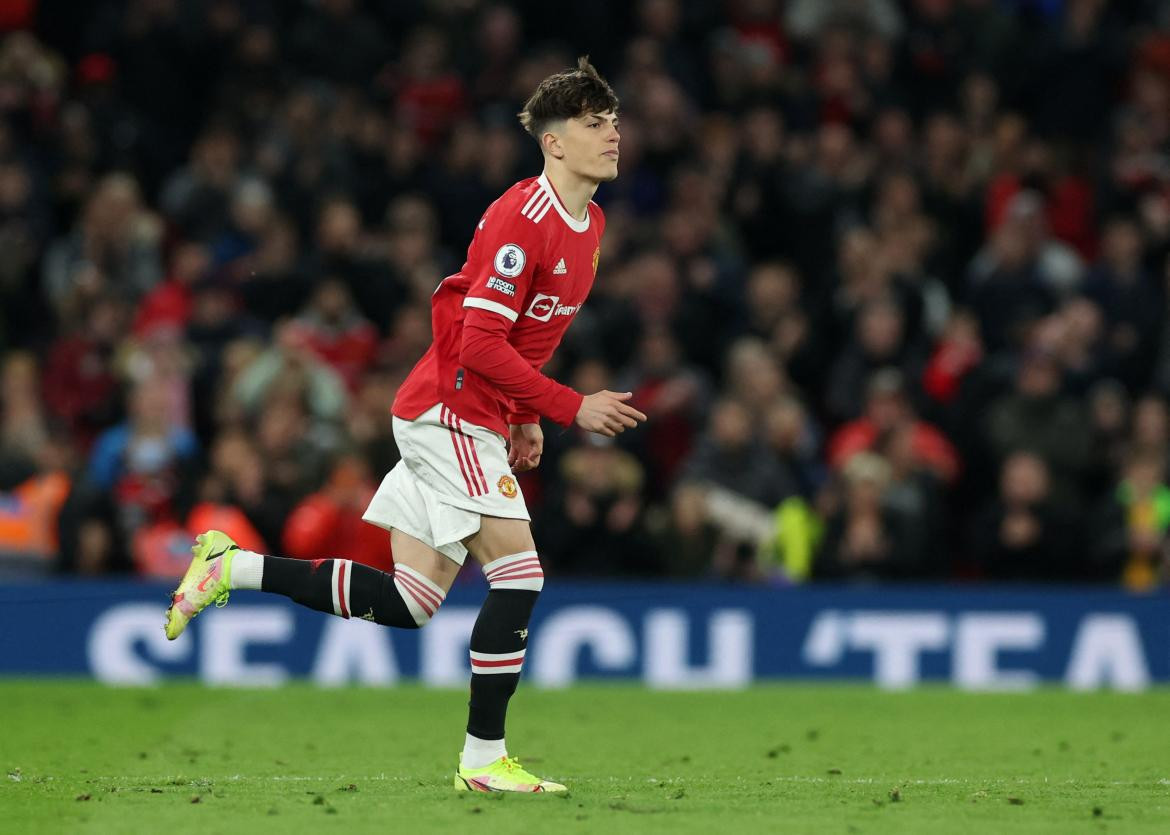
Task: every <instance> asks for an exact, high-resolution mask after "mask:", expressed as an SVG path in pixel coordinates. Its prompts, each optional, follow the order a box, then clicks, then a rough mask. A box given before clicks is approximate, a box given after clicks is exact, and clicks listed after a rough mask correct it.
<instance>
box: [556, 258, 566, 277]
mask: <svg viewBox="0 0 1170 835" xmlns="http://www.w3.org/2000/svg"><path fill="white" fill-rule="evenodd" d="M568 271H569V268H568V267H566V266H565V259H564V258H562V259H561V260H560V261H557V265H556V266H555V267H553V275H565V274H566V273H567V272H568Z"/></svg>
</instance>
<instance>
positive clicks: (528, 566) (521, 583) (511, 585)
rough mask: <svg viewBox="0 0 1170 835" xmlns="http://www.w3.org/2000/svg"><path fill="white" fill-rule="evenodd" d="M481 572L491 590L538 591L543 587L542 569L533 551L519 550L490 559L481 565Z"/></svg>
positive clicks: (538, 558)
mask: <svg viewBox="0 0 1170 835" xmlns="http://www.w3.org/2000/svg"><path fill="white" fill-rule="evenodd" d="M483 573H484V576H485V577H487V581H488V585H490V586H491V588H492V589H493V590H495V589H518V590H520V591H535V592H539V591H540V590H541V589H543V588H544V570H543V569H542V568H541V567H540V557H538V556H537V555H536V552H535V551H521V552H520V553H519V554H509V555H508V556H506V557H500V558H499V559H498V560H492V561H491V562H489V563H487V564H486V565H485V566H484V567H483Z"/></svg>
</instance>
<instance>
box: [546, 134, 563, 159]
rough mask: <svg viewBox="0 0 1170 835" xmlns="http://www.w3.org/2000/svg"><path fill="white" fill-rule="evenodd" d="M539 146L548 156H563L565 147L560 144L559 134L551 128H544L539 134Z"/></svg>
mask: <svg viewBox="0 0 1170 835" xmlns="http://www.w3.org/2000/svg"><path fill="white" fill-rule="evenodd" d="M540 147H541V148H542V149H543V150H544V152H545V153H546V154H548V155H549V156H550V157H556V158H557V159H564V158H565V148H564V146H563V145H561V139H560V136H559V135H558V134H556V133H554V132H553V131H551V130H546V131H545V132H544V133H542V134H541V135H540Z"/></svg>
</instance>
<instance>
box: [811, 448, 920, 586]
mask: <svg viewBox="0 0 1170 835" xmlns="http://www.w3.org/2000/svg"><path fill="white" fill-rule="evenodd" d="M842 475H843V479H844V485H843V492H844V495H843V496H842V498H841V500H840V507H839V508H838V510H837V511H836V512H834V513H832V514H831V515H830V516H829V518H828V520H827V522H826V524H825V535H824V539H823V540H822V541H821V546H820V551H819V552H818V554H817V557H816V562H815V564H814V566H813V572H814V576H815V577H817V578H819V579H825V580H828V579H832V580H855V581H873V580H894V579H907V578H910V577H914V576H916V575H918V574H919V572H920V571H921V567H920V566H919V564H918V562H917V560H919V559H920V558H921V552H920V551H918V550H915V549H912V548H910V547H908V546H909V545H910V541H909V540H910V537H909V536H908V533H909V532H908V530H907V528H908V526H909V522H910V520H908V519H907V518H905V517H904V516H903V515H902V513H901V511H900V510H896V509H894V508H893V507H891V506H889V505H887V504H886V502H885V498H886V491H887V490H888V488H889V486H890V479H891V477H892V472H891V469H890V464H889V462H888V461H886V459H885V458H883V457H882V456H880V455H878V454H877V453H875V452H859V453H857V454H855V455H854V456H853V457H852V458H850V459H849V461H848V462H847V463H846V465H845V469H844V472H843V474H842Z"/></svg>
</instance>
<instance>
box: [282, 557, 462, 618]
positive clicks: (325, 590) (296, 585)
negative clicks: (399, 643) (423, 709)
mask: <svg viewBox="0 0 1170 835" xmlns="http://www.w3.org/2000/svg"><path fill="white" fill-rule="evenodd" d="M398 573H399V571H396V572H394V573H393V574H387V573H386V572H384V571H378V570H376V569H373V568H370V567H369V566H367V565H362V564H360V563H355V562H353V561H352V560H341V559H337V560H290V559H283V558H281V557H265V558H264V574H263V576H262V578H261V584H260V587H261V589H263V590H264V591H268V592H275V593H277V594H283V595H284V596H285V597H291V598H292V599H293V600H295V601H296V602H297V603H300V604H301V605H302V606H308V607H309V608H310V609H316V610H317V611H318V612H326V613H327V614H330V615H340V616H341V617H344V618H348V617H359V618H362V619H364V620H372V621H374V622H375V623H380V624H382V625H383V626H397V627H401V628H403V629H417V628H418V627H420V626H422V625H423V624H425V623H426V622H427V620H429V619H430V615H431V614H433V613H434V610H435V609H437V608H438V604H439V603H442V599H443V594H442V592H441V591H438V590H437V587H434V588H432V589H429V590H428V591H427V594H428V595H429V596H427V597H425V598H421V599H423V600H424V604H425V605H424V607H420V606H419V604H418V603H417V602H415V601H414V600H413V599H412V600H411V602H410V604H408V603H407V601H406V599H404V596H405V595H410V596H411V597H412V598H413V597H420V595H419V594H418V593H417V592H416V591H414V589H416V588H417V587H418V583H417V579H412V578H409V577H408V578H407V579H406V581H405V584H404V583H403V581H402V580H401V579H400V578H396V575H397V574H398ZM402 573H403V574H406V573H408V572H406V571H402ZM414 573H415V574H416V575H417V572H414ZM411 583H413V584H414V585H408V584H411ZM436 599H437V602H436ZM432 606H433V608H430V607H432ZM412 609H413V610H414V611H412ZM420 612H424V613H425V614H419V613H420Z"/></svg>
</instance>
